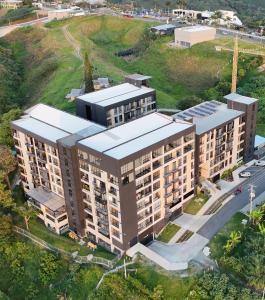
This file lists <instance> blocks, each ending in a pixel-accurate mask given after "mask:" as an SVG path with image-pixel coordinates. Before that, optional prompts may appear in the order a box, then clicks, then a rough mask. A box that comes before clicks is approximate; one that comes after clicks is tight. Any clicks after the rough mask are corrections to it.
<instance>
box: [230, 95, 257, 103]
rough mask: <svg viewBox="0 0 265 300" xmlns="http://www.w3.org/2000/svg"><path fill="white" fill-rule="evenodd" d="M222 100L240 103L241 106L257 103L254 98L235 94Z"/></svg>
mask: <svg viewBox="0 0 265 300" xmlns="http://www.w3.org/2000/svg"><path fill="white" fill-rule="evenodd" d="M224 98H225V99H226V100H231V101H235V102H238V103H242V104H252V103H254V102H257V101H258V100H257V99H255V98H252V97H246V96H242V95H239V94H237V93H231V94H229V95H226V96H225V97H224Z"/></svg>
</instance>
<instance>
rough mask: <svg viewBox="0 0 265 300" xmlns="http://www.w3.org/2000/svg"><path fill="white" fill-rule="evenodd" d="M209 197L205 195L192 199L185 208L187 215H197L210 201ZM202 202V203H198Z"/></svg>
mask: <svg viewBox="0 0 265 300" xmlns="http://www.w3.org/2000/svg"><path fill="white" fill-rule="evenodd" d="M208 199H209V198H208V197H207V196H205V195H198V196H197V197H194V198H193V199H191V200H190V201H189V202H188V204H187V206H186V207H185V208H184V212H185V213H186V214H191V215H196V214H197V212H198V211H199V210H200V209H201V208H202V207H203V205H204V204H205V203H206V202H207V201H208ZM198 200H201V201H198Z"/></svg>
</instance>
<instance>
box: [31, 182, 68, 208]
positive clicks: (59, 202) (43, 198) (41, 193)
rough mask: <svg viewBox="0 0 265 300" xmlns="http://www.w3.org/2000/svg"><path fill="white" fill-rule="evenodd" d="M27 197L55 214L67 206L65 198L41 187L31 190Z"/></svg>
mask: <svg viewBox="0 0 265 300" xmlns="http://www.w3.org/2000/svg"><path fill="white" fill-rule="evenodd" d="M27 195H28V196H29V197H31V198H32V199H34V200H36V201H37V202H38V203H40V204H42V205H44V206H45V207H47V208H48V209H50V210H52V211H53V212H55V211H57V210H59V209H62V208H64V206H65V201H64V199H63V198H61V197H59V196H58V195H56V194H54V193H53V192H48V191H45V190H44V189H43V188H41V187H37V188H35V189H31V190H29V191H28V192H27Z"/></svg>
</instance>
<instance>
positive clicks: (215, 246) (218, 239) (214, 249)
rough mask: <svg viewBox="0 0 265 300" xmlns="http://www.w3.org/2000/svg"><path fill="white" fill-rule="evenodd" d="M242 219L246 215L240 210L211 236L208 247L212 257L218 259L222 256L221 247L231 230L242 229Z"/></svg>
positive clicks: (222, 250)
mask: <svg viewBox="0 0 265 300" xmlns="http://www.w3.org/2000/svg"><path fill="white" fill-rule="evenodd" d="M243 219H247V217H246V216H245V215H244V214H242V213H240V212H238V213H236V214H235V215H234V216H233V217H232V218H231V220H230V221H229V222H228V223H227V224H226V225H225V226H224V227H223V228H222V230H221V231H219V233H217V234H216V235H215V236H214V237H213V238H212V240H211V241H210V243H209V247H210V248H211V255H212V257H213V258H216V259H218V258H220V257H222V256H223V254H224V249H223V247H224V245H225V243H226V241H227V239H229V235H230V233H231V232H232V231H234V230H235V231H242V230H243V229H244V225H242V224H241V222H242V220H243Z"/></svg>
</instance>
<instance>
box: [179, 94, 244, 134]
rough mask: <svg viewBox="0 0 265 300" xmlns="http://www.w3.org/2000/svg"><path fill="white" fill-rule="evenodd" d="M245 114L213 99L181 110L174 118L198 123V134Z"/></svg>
mask: <svg viewBox="0 0 265 300" xmlns="http://www.w3.org/2000/svg"><path fill="white" fill-rule="evenodd" d="M243 114H244V112H242V111H238V110H233V109H229V108H227V105H226V104H224V103H222V102H218V101H215V100H212V101H206V102H203V103H201V104H198V105H196V106H193V107H191V108H189V109H186V110H184V111H181V112H179V113H177V114H175V115H174V116H173V118H174V119H181V120H185V121H190V122H192V123H193V124H195V125H196V134H202V133H205V132H208V131H209V130H211V129H213V128H216V127H218V126H221V125H222V124H224V123H226V122H229V121H232V120H233V119H235V118H237V117H239V116H241V115H243Z"/></svg>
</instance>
